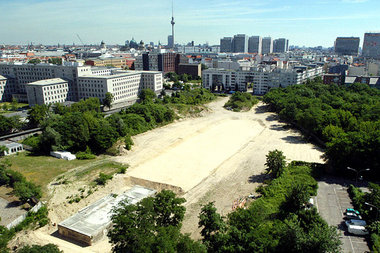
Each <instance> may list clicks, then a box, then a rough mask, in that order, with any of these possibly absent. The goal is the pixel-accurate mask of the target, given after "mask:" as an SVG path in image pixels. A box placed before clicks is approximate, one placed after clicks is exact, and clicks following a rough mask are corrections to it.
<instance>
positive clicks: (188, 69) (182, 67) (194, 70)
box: [177, 63, 202, 79]
mask: <svg viewBox="0 0 380 253" xmlns="http://www.w3.org/2000/svg"><path fill="white" fill-rule="evenodd" d="M177 74H178V75H182V74H187V75H190V76H191V77H192V78H193V79H196V78H199V77H201V76H202V66H201V64H194V63H192V64H190V63H180V64H179V65H178V73H177Z"/></svg>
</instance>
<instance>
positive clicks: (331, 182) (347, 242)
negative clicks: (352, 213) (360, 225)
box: [315, 177, 370, 253]
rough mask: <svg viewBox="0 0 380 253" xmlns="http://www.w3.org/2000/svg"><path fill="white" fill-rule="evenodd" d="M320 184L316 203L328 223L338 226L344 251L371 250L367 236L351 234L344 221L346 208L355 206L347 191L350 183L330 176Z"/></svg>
mask: <svg viewBox="0 0 380 253" xmlns="http://www.w3.org/2000/svg"><path fill="white" fill-rule="evenodd" d="M318 186H319V188H318V195H317V197H316V203H315V204H316V206H317V209H318V211H319V213H320V214H321V216H322V217H323V218H324V219H325V220H326V221H327V223H328V224H329V225H331V226H336V227H338V230H339V231H340V240H341V241H342V252H352V253H360V252H370V250H369V248H368V245H367V241H366V240H367V237H364V236H356V235H351V234H349V233H348V232H347V227H346V225H345V223H344V221H345V220H344V212H345V210H346V208H353V206H352V203H351V199H350V197H349V195H348V192H347V186H348V185H346V184H345V183H344V181H343V180H342V179H337V178H332V177H331V178H330V177H329V178H324V179H322V180H321V181H319V182H318Z"/></svg>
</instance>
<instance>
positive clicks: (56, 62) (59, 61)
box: [48, 57, 62, 65]
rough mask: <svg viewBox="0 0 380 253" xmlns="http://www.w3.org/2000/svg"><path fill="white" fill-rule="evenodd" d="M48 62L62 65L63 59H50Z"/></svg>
mask: <svg viewBox="0 0 380 253" xmlns="http://www.w3.org/2000/svg"><path fill="white" fill-rule="evenodd" d="M48 62H49V63H51V64H55V65H62V58H57V57H54V58H50V59H49V60H48Z"/></svg>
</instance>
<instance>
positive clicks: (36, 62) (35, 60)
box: [28, 59, 41, 64]
mask: <svg viewBox="0 0 380 253" xmlns="http://www.w3.org/2000/svg"><path fill="white" fill-rule="evenodd" d="M28 63H30V64H38V63H41V60H40V59H31V60H30V61H28Z"/></svg>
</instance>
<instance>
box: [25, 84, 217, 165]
mask: <svg viewBox="0 0 380 253" xmlns="http://www.w3.org/2000/svg"><path fill="white" fill-rule="evenodd" d="M110 98H111V97H110ZM139 98H140V102H139V103H136V104H134V105H132V106H130V107H128V108H126V109H124V110H122V111H120V112H119V113H115V114H112V115H111V116H109V117H107V118H104V116H103V115H102V114H101V113H100V109H99V108H100V102H99V99H97V98H89V99H87V100H81V101H80V102H78V103H75V104H74V105H72V106H71V107H64V106H62V105H60V104H56V105H54V106H53V108H52V109H53V111H52V112H51V111H50V110H49V107H48V106H45V105H42V106H39V105H37V106H34V107H33V108H32V109H31V110H30V111H29V113H28V119H29V123H30V127H41V128H42V134H41V135H40V136H33V137H30V138H28V139H27V140H25V141H24V144H27V145H29V146H31V147H33V150H34V152H35V153H43V154H47V153H49V152H50V151H51V150H68V151H71V152H73V153H78V152H79V153H78V154H79V159H90V158H93V156H91V154H92V153H91V152H93V153H95V154H102V153H108V154H111V155H112V154H117V153H118V150H117V149H115V147H114V144H115V143H116V142H117V141H118V140H121V142H125V146H126V148H127V149H131V147H132V145H133V141H132V139H131V138H130V137H131V136H133V135H136V134H140V133H143V132H145V131H148V130H150V129H153V128H156V127H158V126H162V125H165V124H168V123H170V122H172V121H173V120H174V119H175V117H176V115H175V112H174V110H173V109H172V105H173V104H174V105H179V104H185V105H189V106H192V105H200V104H203V103H206V102H209V101H211V100H212V99H214V96H213V95H212V94H211V93H209V92H207V91H206V90H204V89H194V90H190V88H189V89H188V90H186V91H182V92H176V93H174V95H173V96H172V97H169V96H165V97H164V99H163V100H160V99H157V98H156V94H155V93H154V92H153V91H152V90H149V89H146V90H142V91H141V92H140V94H139ZM110 102H111V100H110ZM105 105H106V106H108V107H110V104H107V103H106V104H105Z"/></svg>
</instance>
